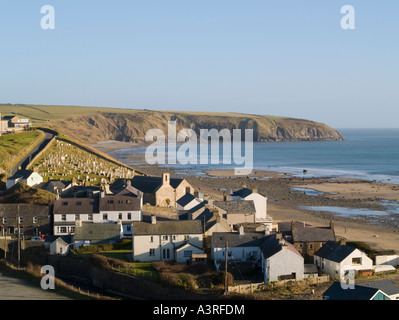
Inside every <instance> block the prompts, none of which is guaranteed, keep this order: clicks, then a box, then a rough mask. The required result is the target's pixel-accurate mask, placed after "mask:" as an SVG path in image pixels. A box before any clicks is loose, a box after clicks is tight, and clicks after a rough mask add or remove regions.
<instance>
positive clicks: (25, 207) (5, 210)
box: [0, 203, 50, 217]
mask: <svg viewBox="0 0 399 320" xmlns="http://www.w3.org/2000/svg"><path fill="white" fill-rule="evenodd" d="M18 207H19V212H18ZM18 213H19V215H20V216H24V217H27V216H32V217H35V216H48V215H50V210H49V206H47V205H38V204H17V203H5V204H0V217H16V216H18Z"/></svg>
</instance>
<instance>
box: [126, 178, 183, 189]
mask: <svg viewBox="0 0 399 320" xmlns="http://www.w3.org/2000/svg"><path fill="white" fill-rule="evenodd" d="M183 180H184V179H179V178H170V180H169V184H170V185H171V186H172V188H174V189H176V188H177V187H178V186H179V185H180V183H182V181H183ZM130 181H131V185H132V186H133V187H135V188H136V189H138V190H140V191H142V192H144V193H155V192H156V191H157V190H158V188H159V187H160V186H161V185H162V177H149V176H135V177H134V178H133V179H131V180H130Z"/></svg>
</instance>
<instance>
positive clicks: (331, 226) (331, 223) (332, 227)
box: [330, 219, 334, 230]
mask: <svg viewBox="0 0 399 320" xmlns="http://www.w3.org/2000/svg"><path fill="white" fill-rule="evenodd" d="M330 229H331V230H334V221H333V219H331V220H330Z"/></svg>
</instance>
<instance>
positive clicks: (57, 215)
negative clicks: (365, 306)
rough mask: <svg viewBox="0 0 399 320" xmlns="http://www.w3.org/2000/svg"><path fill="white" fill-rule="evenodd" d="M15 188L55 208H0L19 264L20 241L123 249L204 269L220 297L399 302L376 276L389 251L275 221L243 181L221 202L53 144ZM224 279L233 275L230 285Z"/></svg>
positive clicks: (392, 259)
mask: <svg viewBox="0 0 399 320" xmlns="http://www.w3.org/2000/svg"><path fill="white" fill-rule="evenodd" d="M14 120H15V119H14ZM10 121H11V120H10ZM20 184H26V185H27V186H29V187H30V188H34V189H40V190H44V191H46V192H48V193H49V194H52V195H53V199H54V200H52V201H50V199H49V201H48V203H47V204H43V203H41V204H32V203H0V219H1V220H0V243H1V251H3V252H2V253H3V256H4V258H7V257H8V258H9V259H10V256H11V260H12V259H13V258H14V260H15V258H16V257H17V255H16V253H15V249H14V248H15V246H11V247H10V244H11V243H13V242H14V243H15V241H16V240H18V259H20V255H21V248H20V247H21V243H22V247H23V248H29V247H42V248H43V249H44V250H45V251H46V252H48V254H50V255H53V256H59V257H66V256H68V255H69V254H70V253H71V252H77V251H78V250H79V249H81V248H86V249H87V248H89V247H95V246H99V245H104V244H116V243H121V242H123V241H125V242H126V241H129V242H128V243H131V245H130V249H129V250H128V253H127V254H126V257H127V260H128V261H129V262H131V263H137V264H140V263H150V264H151V263H152V264H153V266H154V265H156V263H160V262H162V263H169V264H180V265H208V266H211V267H212V268H213V269H214V270H216V272H224V275H225V277H226V279H225V283H224V290H225V292H226V293H227V294H228V293H230V294H233V293H238V294H241V293H253V292H255V291H259V290H266V289H265V288H268V286H269V285H272V286H274V285H279V284H280V285H287V284H293V283H306V284H312V285H315V286H317V285H319V284H323V283H324V284H328V285H329V287H328V288H327V290H325V292H324V293H323V294H322V299H325V300H340V299H348V300H355V299H367V300H398V299H399V287H397V286H396V285H395V284H394V283H393V282H392V281H390V280H389V279H385V277H384V276H383V275H386V274H388V275H389V274H396V273H397V267H398V263H399V255H398V254H397V253H396V252H395V251H393V250H385V251H378V252H372V253H368V252H365V250H363V248H359V247H356V246H351V245H349V244H347V243H346V240H347V239H345V238H342V237H338V236H337V235H336V233H335V230H334V221H333V219H331V221H330V222H329V224H328V225H310V224H306V223H304V222H300V221H295V220H291V221H275V220H274V219H273V217H272V216H270V214H269V213H268V201H269V199H268V197H267V195H264V194H260V193H259V192H258V189H257V187H251V188H249V187H248V186H247V184H246V183H243V184H242V185H241V188H239V189H236V190H230V191H224V192H223V195H222V197H221V198H219V197H218V196H216V195H214V194H211V193H203V192H200V190H199V188H198V187H197V186H195V185H192V184H190V183H189V182H188V181H187V180H186V179H185V178H184V177H183V178H182V177H179V178H177V177H173V176H172V175H171V174H170V173H169V172H168V171H165V172H163V173H162V174H161V175H158V176H150V175H145V174H143V173H141V172H138V171H135V170H134V169H132V168H127V167H123V166H118V165H116V164H111V163H109V162H107V161H106V160H104V159H100V158H99V157H97V156H95V155H93V154H90V153H88V152H87V151H85V150H82V149H80V148H79V147H77V146H74V145H72V144H70V143H68V142H66V141H63V140H62V139H54V141H52V142H51V144H49V146H48V147H47V148H45V150H43V152H41V153H39V154H38V156H37V157H35V158H34V159H31V162H30V164H29V166H28V168H26V169H23V170H18V171H17V172H16V173H15V174H14V175H13V176H11V177H8V178H7V180H6V189H7V190H8V191H12V190H13V188H15V187H16V186H18V185H20ZM19 262H20V261H18V263H19ZM244 270H245V272H244ZM228 273H231V274H234V281H230V283H228V281H227V274H228ZM376 275H377V276H378V275H382V276H381V277H379V278H378V279H379V280H378V281H367V282H365V281H366V280H367V279H368V277H373V276H376ZM355 279H356V285H354V286H353V287H351V284H353V283H355ZM359 279H363V281H362V282H358V280H359Z"/></svg>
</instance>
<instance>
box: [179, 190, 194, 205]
mask: <svg viewBox="0 0 399 320" xmlns="http://www.w3.org/2000/svg"><path fill="white" fill-rule="evenodd" d="M194 199H195V197H194V196H193V195H192V194H191V193H186V194H185V195H184V196H183V197H181V198H180V199H179V200H177V203H178V204H179V205H181V206H182V207H184V206H185V205H187V204H189V203H190V202H191V201H193V200H194Z"/></svg>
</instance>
